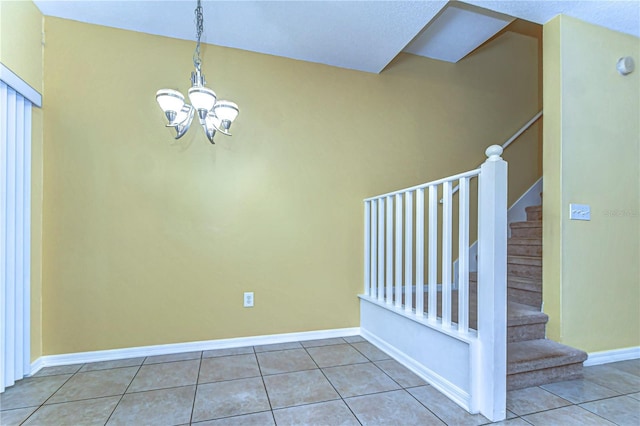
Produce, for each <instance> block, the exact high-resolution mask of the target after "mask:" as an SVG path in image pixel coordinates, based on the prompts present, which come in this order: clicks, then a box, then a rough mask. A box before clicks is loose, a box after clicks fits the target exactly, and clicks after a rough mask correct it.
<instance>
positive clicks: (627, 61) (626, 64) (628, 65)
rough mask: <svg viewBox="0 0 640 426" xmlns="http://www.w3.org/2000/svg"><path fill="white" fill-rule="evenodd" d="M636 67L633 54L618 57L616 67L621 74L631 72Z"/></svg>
mask: <svg viewBox="0 0 640 426" xmlns="http://www.w3.org/2000/svg"><path fill="white" fill-rule="evenodd" d="M635 67H636V64H634V63H633V58H632V57H631V56H625V57H623V58H620V59H618V64H617V65H616V68H617V69H618V72H619V73H620V74H621V75H627V74H631V73H632V72H633V70H634V69H635Z"/></svg>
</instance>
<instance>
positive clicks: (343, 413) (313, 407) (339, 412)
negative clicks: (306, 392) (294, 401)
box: [273, 401, 360, 426]
mask: <svg viewBox="0 0 640 426" xmlns="http://www.w3.org/2000/svg"><path fill="white" fill-rule="evenodd" d="M273 415H274V417H275V418H276V422H277V423H278V426H294V425H308V426H314V425H317V426H325V425H331V426H359V425H360V422H358V420H357V419H356V418H355V416H354V415H353V413H352V412H351V410H349V408H348V407H347V405H346V404H345V403H344V402H343V401H329V402H320V403H317V404H309V405H300V406H298V407H290V408H283V409H280V410H274V412H273Z"/></svg>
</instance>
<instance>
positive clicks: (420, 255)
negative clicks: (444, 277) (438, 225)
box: [416, 188, 424, 317]
mask: <svg viewBox="0 0 640 426" xmlns="http://www.w3.org/2000/svg"><path fill="white" fill-rule="evenodd" d="M416 315H417V316H419V317H421V316H423V315H424V188H420V189H417V190H416Z"/></svg>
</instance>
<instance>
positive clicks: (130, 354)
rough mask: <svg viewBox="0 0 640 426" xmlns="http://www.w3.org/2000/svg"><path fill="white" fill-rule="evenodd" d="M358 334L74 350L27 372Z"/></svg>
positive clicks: (34, 365) (43, 358)
mask: <svg viewBox="0 0 640 426" xmlns="http://www.w3.org/2000/svg"><path fill="white" fill-rule="evenodd" d="M355 335H360V327H353V328H338V329H333V330H318V331H305V332H300V333H285V334H270V335H264V336H251V337H237V338H233V339H218V340H205V341H200V342H186V343H171V344H167V345H154V346H140V347H134V348H123V349H110V350H104V351H92V352H77V353H70V354H61V355H45V356H41V357H40V358H38V359H36V360H35V361H34V362H32V363H31V375H33V374H35V373H37V372H38V371H39V370H40V369H42V368H43V367H54V366H59V365H71V364H84V363H88V362H98V361H113V360H118V359H125V358H137V357H143V356H154V355H170V354H176V353H181V352H194V351H209V350H213V349H228V348H240V347H243V346H258V345H270V344H274V343H289V342H301V341H305V340H316V339H330V338H334V337H347V336H355Z"/></svg>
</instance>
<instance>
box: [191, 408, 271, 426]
mask: <svg viewBox="0 0 640 426" xmlns="http://www.w3.org/2000/svg"><path fill="white" fill-rule="evenodd" d="M275 424H276V423H275V422H274V421H273V414H271V411H263V412H262V413H254V414H245V415H244V416H233V417H226V418H224V419H218V420H207V421H204V422H199V423H192V425H193V426H275Z"/></svg>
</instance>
